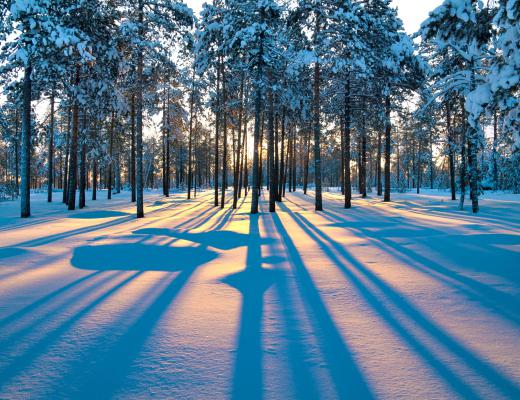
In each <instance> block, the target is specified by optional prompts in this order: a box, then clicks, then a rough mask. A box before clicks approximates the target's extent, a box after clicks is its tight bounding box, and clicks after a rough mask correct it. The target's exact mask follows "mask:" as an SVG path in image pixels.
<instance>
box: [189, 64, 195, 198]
mask: <svg viewBox="0 0 520 400" xmlns="http://www.w3.org/2000/svg"><path fill="white" fill-rule="evenodd" d="M191 79H192V83H191V96H190V128H189V133H188V200H189V199H191V180H192V177H193V170H192V169H193V166H192V162H193V161H192V160H193V154H192V152H193V148H192V147H193V143H192V142H193V102H194V95H195V94H194V91H195V70H194V72H193V74H192V78H191Z"/></svg>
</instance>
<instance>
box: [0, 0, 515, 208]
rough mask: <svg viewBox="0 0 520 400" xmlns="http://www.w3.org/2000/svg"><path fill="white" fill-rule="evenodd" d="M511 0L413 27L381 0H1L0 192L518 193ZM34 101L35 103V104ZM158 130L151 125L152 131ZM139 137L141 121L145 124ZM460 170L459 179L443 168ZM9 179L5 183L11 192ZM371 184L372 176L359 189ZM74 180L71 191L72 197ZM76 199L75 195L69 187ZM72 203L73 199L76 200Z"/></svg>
mask: <svg viewBox="0 0 520 400" xmlns="http://www.w3.org/2000/svg"><path fill="white" fill-rule="evenodd" d="M519 15H520V11H519V5H518V3H517V2H515V1H512V0H502V1H500V2H498V4H496V5H488V4H486V5H482V4H480V3H479V2H476V1H473V0H464V1H454V0H446V1H445V2H444V3H443V4H442V5H441V6H440V7H439V8H437V9H436V10H433V11H432V13H431V15H430V18H429V19H428V20H427V21H425V22H424V23H423V25H422V28H421V31H420V37H419V35H417V36H416V37H415V39H414V40H412V39H413V38H412V37H409V36H408V35H406V34H405V33H404V32H403V27H402V23H401V21H400V20H399V18H398V16H397V12H396V10H395V9H393V8H392V7H391V5H390V1H389V0H359V1H355V0H330V1H325V2H323V1H321V2H299V3H291V4H288V3H285V2H278V1H274V0H262V1H260V2H258V1H250V0H233V1H226V2H223V1H215V2H214V3H213V4H206V5H205V6H204V8H203V10H202V12H201V15H200V17H199V18H198V19H197V18H194V16H193V13H192V11H191V10H190V9H189V8H188V7H187V6H186V5H185V4H183V3H181V2H179V1H172V0H160V1H148V0H140V1H139V2H137V4H136V3H135V2H129V1H125V0H111V1H108V2H107V1H104V2H101V1H97V0H88V1H83V2H73V1H68V0H60V1H52V2H51V1H48V0H39V1H31V2H27V3H25V2H14V1H4V2H3V3H2V8H1V16H0V40H1V41H2V49H1V59H0V68H1V82H2V87H3V91H4V97H3V100H2V105H1V109H0V114H1V117H2V118H1V121H0V122H1V123H0V134H1V137H0V177H1V178H0V180H1V185H2V186H1V187H2V192H1V193H2V196H4V197H16V196H17V195H18V193H19V194H20V199H21V215H22V216H24V217H26V216H29V215H30V190H31V188H32V189H33V190H35V189H39V188H42V187H44V186H45V188H46V190H47V193H48V200H49V201H52V200H54V197H53V189H60V190H63V196H62V197H63V201H64V202H65V203H67V204H68V208H69V209H70V210H73V209H75V208H76V206H79V207H80V208H82V207H85V206H87V204H88V201H87V195H86V193H87V190H90V191H91V192H92V196H91V198H92V200H95V199H96V198H97V192H98V191H99V190H100V189H106V190H107V196H108V197H109V198H110V197H112V196H113V195H116V194H118V193H119V192H120V191H121V190H122V189H123V188H125V187H127V188H128V189H129V190H131V200H132V201H136V206H137V216H138V217H142V216H144V200H143V199H144V189H145V187H151V188H154V187H157V186H158V185H159V184H162V188H163V193H164V194H165V196H168V195H169V193H170V189H171V188H172V187H175V188H176V189H177V188H179V189H182V188H186V189H187V192H188V194H187V195H188V197H191V196H192V193H193V195H195V193H196V191H197V188H200V187H210V186H211V187H213V189H214V191H215V205H218V206H220V207H224V206H225V204H227V198H226V189H227V188H228V186H229V187H232V188H233V196H232V202H231V203H230V204H231V205H232V207H237V204H238V201H239V198H240V197H241V195H242V189H245V190H247V188H248V186H249V184H250V183H251V186H252V187H251V189H252V205H251V212H252V213H257V212H258V201H259V198H260V191H261V189H262V187H266V188H267V189H268V190H269V199H270V210H271V211H275V210H276V202H279V201H283V198H284V196H285V193H286V189H287V191H293V190H295V189H296V187H297V186H300V187H301V188H302V189H303V191H304V193H308V191H309V190H311V191H313V192H314V193H313V194H314V196H315V204H316V206H315V208H316V210H321V209H322V208H323V207H324V205H323V198H322V194H321V192H322V190H324V188H325V190H328V189H327V188H333V187H334V188H339V189H338V190H341V191H342V192H343V193H344V196H345V200H344V205H345V208H349V207H351V205H352V201H351V199H352V192H353V190H356V191H357V192H359V193H360V194H361V196H362V197H367V196H370V195H371V192H372V190H374V194H375V195H377V196H383V195H384V197H383V199H384V200H385V201H389V200H390V199H391V197H390V192H391V190H407V189H414V190H415V191H417V192H419V191H420V189H421V187H424V188H430V189H432V188H450V190H451V195H452V199H453V200H455V198H456V193H457V191H459V192H460V206H461V207H462V206H463V204H464V197H465V196H464V194H465V187H466V185H469V188H470V197H471V200H472V210H473V211H474V212H477V211H478V196H479V193H480V191H481V190H482V189H487V188H489V189H495V190H515V191H518V190H520V173H519V172H518V171H519V170H520V169H519V168H518V163H519V162H520V161H519V156H518V154H519V152H518V148H519V147H520V145H519V141H520V139H519V137H518V131H519V128H518V126H519V111H518V110H519V105H518V90H519V77H518V70H519V66H520V60H519V56H518V54H519V51H518V46H519V45H518V43H519V40H518V33H517V32H518V19H519V18H518V17H519ZM36 106H38V108H37V110H35V107H36ZM155 131H156V133H155ZM146 132H149V133H146ZM457 176H458V178H459V179H457ZM18 188H20V190H19V191H18ZM373 188H374V189H373ZM76 193H78V195H77V196H76ZM76 197H78V199H76ZM77 200H78V201H77Z"/></svg>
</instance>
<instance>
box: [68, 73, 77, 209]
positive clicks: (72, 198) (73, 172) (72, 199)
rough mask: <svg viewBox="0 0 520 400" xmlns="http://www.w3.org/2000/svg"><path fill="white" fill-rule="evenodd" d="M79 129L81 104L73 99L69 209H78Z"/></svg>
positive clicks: (75, 79)
mask: <svg viewBox="0 0 520 400" xmlns="http://www.w3.org/2000/svg"><path fill="white" fill-rule="evenodd" d="M79 73H80V67H79V65H78V66H76V74H75V78H74V81H75V86H76V87H78V85H79ZM78 130H79V104H78V99H77V98H74V99H73V105H72V137H71V143H70V162H69V189H68V194H67V197H68V209H69V210H71V211H72V210H75V209H76V186H77V178H78Z"/></svg>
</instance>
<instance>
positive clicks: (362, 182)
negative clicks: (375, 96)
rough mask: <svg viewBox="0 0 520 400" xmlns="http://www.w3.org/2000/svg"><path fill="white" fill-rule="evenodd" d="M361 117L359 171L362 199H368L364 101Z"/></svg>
mask: <svg viewBox="0 0 520 400" xmlns="http://www.w3.org/2000/svg"><path fill="white" fill-rule="evenodd" d="M362 109H363V111H362V117H361V166H360V169H359V177H360V179H359V190H360V193H361V197H362V198H365V197H367V132H366V121H365V112H364V110H365V102H364V101H363V107H362Z"/></svg>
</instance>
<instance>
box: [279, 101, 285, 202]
mask: <svg viewBox="0 0 520 400" xmlns="http://www.w3.org/2000/svg"><path fill="white" fill-rule="evenodd" d="M280 139H281V145H280V171H279V175H278V201H282V197H283V196H284V195H285V165H286V162H285V108H284V107H282V136H281V138H280Z"/></svg>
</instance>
